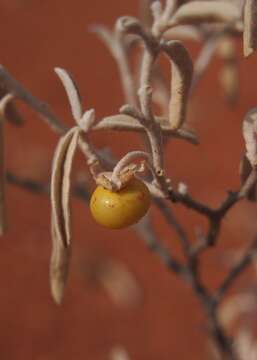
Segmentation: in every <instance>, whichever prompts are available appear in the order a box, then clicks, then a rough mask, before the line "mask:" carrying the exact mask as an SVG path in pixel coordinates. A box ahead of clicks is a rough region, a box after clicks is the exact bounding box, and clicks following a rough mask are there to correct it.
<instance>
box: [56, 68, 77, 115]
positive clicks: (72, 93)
mask: <svg viewBox="0 0 257 360" xmlns="http://www.w3.org/2000/svg"><path fill="white" fill-rule="evenodd" d="M54 70H55V72H56V74H57V75H58V76H59V78H60V80H61V82H62V84H63V86H64V88H65V90H66V93H67V96H68V99H69V102H70V105H71V111H72V115H73V117H74V119H75V120H76V121H79V120H80V119H81V117H82V114H83V110H82V105H81V98H80V94H79V91H78V88H77V86H76V84H75V81H74V80H73V79H72V77H71V75H70V74H68V72H67V71H66V70H64V69H61V68H55V69H54Z"/></svg>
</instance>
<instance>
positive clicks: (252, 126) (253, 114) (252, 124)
mask: <svg viewBox="0 0 257 360" xmlns="http://www.w3.org/2000/svg"><path fill="white" fill-rule="evenodd" d="M256 132H257V108H253V109H252V110H250V111H249V112H248V113H247V114H246V116H245V118H244V121H243V136H244V140H245V147H246V156H247V158H248V160H249V162H250V164H251V165H252V166H253V167H254V166H256V165H257V164H256V163H257V141H256Z"/></svg>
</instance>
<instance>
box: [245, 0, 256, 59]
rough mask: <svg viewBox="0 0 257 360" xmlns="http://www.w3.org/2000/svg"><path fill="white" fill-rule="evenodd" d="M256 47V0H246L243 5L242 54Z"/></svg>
mask: <svg viewBox="0 0 257 360" xmlns="http://www.w3.org/2000/svg"><path fill="white" fill-rule="evenodd" d="M256 48H257V0H246V2H245V7H244V56H249V55H251V54H252V53H253V52H254V50H256Z"/></svg>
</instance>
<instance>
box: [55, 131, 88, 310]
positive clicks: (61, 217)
mask: <svg viewBox="0 0 257 360" xmlns="http://www.w3.org/2000/svg"><path fill="white" fill-rule="evenodd" d="M80 131H81V130H80V129H79V128H78V127H74V128H72V129H71V130H70V131H68V133H67V134H66V135H64V136H63V137H62V138H61V139H60V141H59V143H58V145H57V148H56V151H55V155H54V159H53V168H52V178H51V205H52V218H51V221H52V240H53V250H52V259H51V267H50V280H51V290H52V295H53V297H54V300H55V301H56V302H57V303H60V302H61V300H62V297H63V292H64V287H65V283H66V280H67V275H68V267H69V257H70V246H71V231H70V175H71V167H72V161H73V157H74V153H75V150H76V146H77V142H78V137H79V133H80Z"/></svg>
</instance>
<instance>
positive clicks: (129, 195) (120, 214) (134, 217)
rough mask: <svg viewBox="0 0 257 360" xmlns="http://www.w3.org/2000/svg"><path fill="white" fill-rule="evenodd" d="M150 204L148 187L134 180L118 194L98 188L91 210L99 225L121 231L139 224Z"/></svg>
mask: <svg viewBox="0 0 257 360" xmlns="http://www.w3.org/2000/svg"><path fill="white" fill-rule="evenodd" d="M150 202H151V196H150V193H149V190H148V188H147V186H146V185H145V184H144V183H143V182H142V181H140V180H138V179H136V178H133V179H132V180H131V181H130V182H129V183H128V184H127V185H126V186H125V187H124V188H122V189H121V190H119V191H116V192H114V191H110V190H107V189H105V188H104V187H102V186H98V187H97V188H96V189H95V191H94V193H93V195H92V197H91V200H90V210H91V213H92V215H93V217H94V219H95V220H96V222H97V223H98V224H101V225H103V226H105V227H108V228H111V229H121V228H125V227H127V226H129V225H132V224H135V223H136V222H138V221H139V220H140V219H141V218H142V217H143V216H144V215H145V214H146V213H147V210H148V209H149V207H150Z"/></svg>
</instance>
